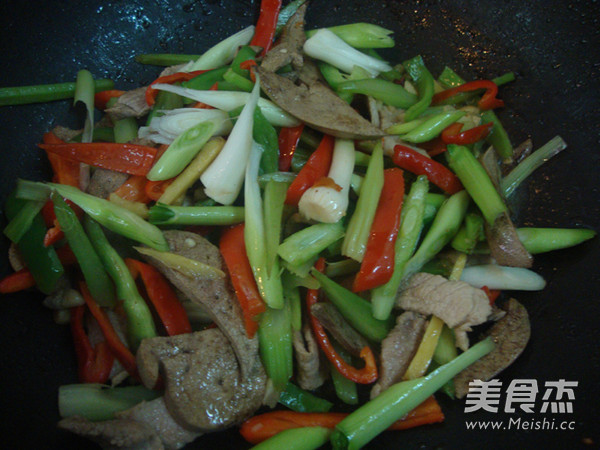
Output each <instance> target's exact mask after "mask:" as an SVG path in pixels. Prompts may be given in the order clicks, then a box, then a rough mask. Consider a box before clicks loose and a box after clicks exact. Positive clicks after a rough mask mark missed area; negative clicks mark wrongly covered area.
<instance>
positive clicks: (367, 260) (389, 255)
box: [352, 168, 404, 292]
mask: <svg viewBox="0 0 600 450" xmlns="http://www.w3.org/2000/svg"><path fill="white" fill-rule="evenodd" d="M383 180H384V181H383V189H382V190H381V195H380V197H379V203H378V205H377V210H376V211H375V217H374V218H373V224H372V225H371V232H370V234H369V239H368V241H367V248H366V250H365V255H364V257H363V260H362V263H361V265H360V270H359V272H358V274H357V275H356V278H355V279H354V285H353V288H352V289H353V290H354V292H362V291H365V290H367V289H373V288H375V287H377V286H381V285H382V284H385V283H387V282H388V281H389V279H390V278H391V277H392V273H393V272H394V256H395V253H396V250H395V246H396V238H397V237H398V228H399V227H400V212H401V211H402V202H403V201H404V174H403V173H402V170H400V169H398V168H392V169H386V170H384V171H383Z"/></svg>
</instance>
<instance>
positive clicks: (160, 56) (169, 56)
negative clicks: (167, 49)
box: [135, 53, 200, 67]
mask: <svg viewBox="0 0 600 450" xmlns="http://www.w3.org/2000/svg"><path fill="white" fill-rule="evenodd" d="M198 58H200V55H184V54H175V53H144V54H141V55H135V60H136V61H137V62H139V63H140V64H147V65H151V66H165V67H167V66H177V65H179V64H187V63H189V62H190V61H196V60H197V59H198Z"/></svg>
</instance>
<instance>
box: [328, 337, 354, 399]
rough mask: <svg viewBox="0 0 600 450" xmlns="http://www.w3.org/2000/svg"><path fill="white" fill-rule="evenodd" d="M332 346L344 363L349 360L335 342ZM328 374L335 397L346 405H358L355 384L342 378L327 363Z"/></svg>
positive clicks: (346, 353)
mask: <svg viewBox="0 0 600 450" xmlns="http://www.w3.org/2000/svg"><path fill="white" fill-rule="evenodd" d="M333 345H334V347H335V350H336V351H337V352H338V354H339V355H340V356H341V357H342V358H343V359H344V360H345V361H350V360H351V358H352V357H351V355H350V354H349V353H348V352H347V351H346V350H344V349H343V348H342V347H341V346H339V345H337V343H336V342H334V343H333ZM329 372H330V373H331V380H332V381H333V387H334V388H335V395H337V397H338V398H339V399H340V400H341V401H343V402H344V403H346V404H347V405H358V389H357V387H356V383H355V382H354V381H352V380H349V379H348V378H346V377H345V376H343V375H342V374H341V373H340V372H339V370H337V368H336V367H335V366H334V365H333V364H331V363H329Z"/></svg>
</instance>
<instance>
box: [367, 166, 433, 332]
mask: <svg viewBox="0 0 600 450" xmlns="http://www.w3.org/2000/svg"><path fill="white" fill-rule="evenodd" d="M428 189H429V182H428V181H427V177H426V176H424V175H421V176H419V177H417V180H416V181H415V182H414V183H413V184H412V186H411V188H410V192H409V193H408V196H407V197H406V200H405V201H404V205H403V207H402V213H401V214H402V215H401V221H400V229H399V230H398V237H397V239H396V246H395V255H394V271H393V273H392V277H391V278H390V280H389V281H388V282H387V283H385V284H384V285H382V286H378V287H376V288H375V289H373V290H372V291H371V306H372V309H373V317H375V318H376V319H379V320H386V319H387V318H388V317H389V316H390V312H391V311H392V308H393V306H394V302H395V301H396V294H397V293H398V288H399V287H400V282H401V281H402V276H403V274H404V266H405V265H406V262H407V261H408V260H409V259H410V257H411V256H412V255H413V253H414V251H415V248H416V247H417V242H418V240H419V236H420V235H421V230H422V229H423V213H424V210H425V197H426V194H427V190H428Z"/></svg>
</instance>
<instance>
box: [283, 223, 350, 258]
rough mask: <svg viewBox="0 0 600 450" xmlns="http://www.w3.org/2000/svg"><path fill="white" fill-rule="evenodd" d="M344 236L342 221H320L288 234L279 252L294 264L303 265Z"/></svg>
mask: <svg viewBox="0 0 600 450" xmlns="http://www.w3.org/2000/svg"><path fill="white" fill-rule="evenodd" d="M343 236H344V227H343V226H342V224H341V223H339V222H338V223H318V224H316V225H311V226H310V227H307V228H304V229H303V230H300V231H298V232H296V233H294V234H292V235H291V236H288V237H287V238H286V239H285V240H284V241H283V242H282V243H281V244H280V245H279V249H278V251H277V253H278V254H279V256H280V257H281V258H282V259H283V260H285V261H287V262H289V263H291V264H292V265H301V264H304V263H306V262H307V261H310V260H311V259H312V258H314V257H315V256H316V255H318V254H319V253H320V252H322V251H323V250H325V249H326V248H327V247H328V246H329V245H331V244H333V243H334V242H336V241H338V240H339V239H340V238H342V237H343Z"/></svg>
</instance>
